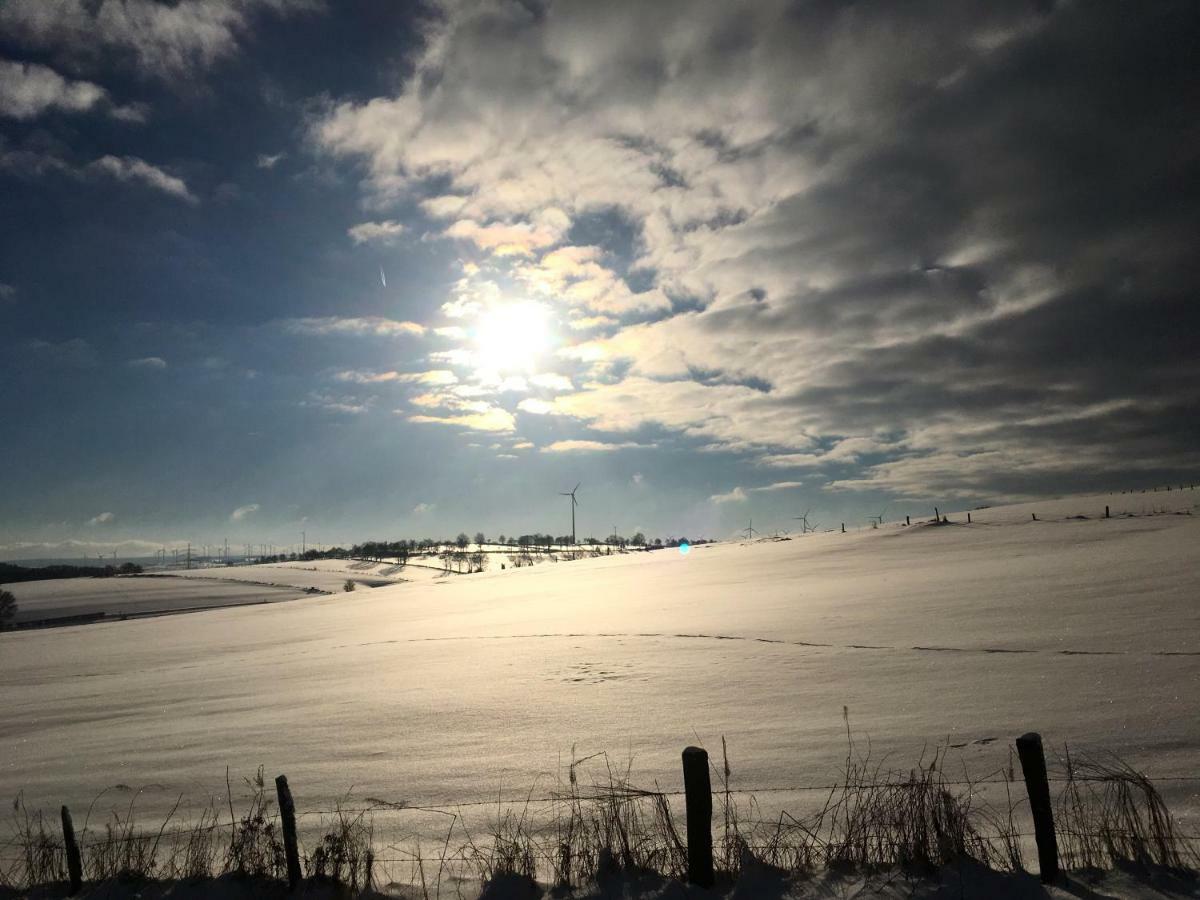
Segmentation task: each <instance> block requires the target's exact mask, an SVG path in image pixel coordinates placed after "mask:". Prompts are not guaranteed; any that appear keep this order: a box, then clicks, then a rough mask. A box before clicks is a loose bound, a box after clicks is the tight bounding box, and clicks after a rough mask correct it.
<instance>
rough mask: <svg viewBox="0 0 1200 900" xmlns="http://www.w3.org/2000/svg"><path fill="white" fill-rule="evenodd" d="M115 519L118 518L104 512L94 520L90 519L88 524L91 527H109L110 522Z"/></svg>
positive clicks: (93, 518) (94, 517)
mask: <svg viewBox="0 0 1200 900" xmlns="http://www.w3.org/2000/svg"><path fill="white" fill-rule="evenodd" d="M115 518H116V516H115V515H113V514H112V513H110V512H102V513H100V514H99V515H97V516H93V517H92V518H90V519H88V524H89V525H107V524H108V523H109V522H111V521H113V520H114V519H115Z"/></svg>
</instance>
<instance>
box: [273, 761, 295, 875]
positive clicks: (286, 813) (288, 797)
mask: <svg viewBox="0 0 1200 900" xmlns="http://www.w3.org/2000/svg"><path fill="white" fill-rule="evenodd" d="M275 792H276V793H277V794H278V795H279V817H280V818H281V819H282V820H283V852H284V854H285V855H286V857H287V874H288V887H289V888H290V889H291V890H295V889H296V885H298V884H299V883H300V848H299V845H298V844H297V842H296V804H295V803H294V802H292V790H291V788H289V787H288V781H287V776H286V775H280V776H279V777H278V778H276V779H275Z"/></svg>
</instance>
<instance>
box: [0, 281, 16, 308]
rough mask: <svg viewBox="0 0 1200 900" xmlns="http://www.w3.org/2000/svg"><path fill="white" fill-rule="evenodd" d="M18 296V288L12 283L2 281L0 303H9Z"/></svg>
mask: <svg viewBox="0 0 1200 900" xmlns="http://www.w3.org/2000/svg"><path fill="white" fill-rule="evenodd" d="M16 296H17V289H16V287H15V286H13V285H11V284H5V283H4V282H3V281H0V304H4V303H8V302H9V301H11V300H12V299H13V298H15V297H16Z"/></svg>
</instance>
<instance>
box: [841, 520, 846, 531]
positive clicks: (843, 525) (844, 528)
mask: <svg viewBox="0 0 1200 900" xmlns="http://www.w3.org/2000/svg"><path fill="white" fill-rule="evenodd" d="M845 533H846V523H845V522H843V523H842V534H845Z"/></svg>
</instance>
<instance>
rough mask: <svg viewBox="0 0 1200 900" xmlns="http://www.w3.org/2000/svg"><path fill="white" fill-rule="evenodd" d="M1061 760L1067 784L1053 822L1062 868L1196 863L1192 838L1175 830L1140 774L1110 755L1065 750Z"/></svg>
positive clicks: (1199, 862)
mask: <svg viewBox="0 0 1200 900" xmlns="http://www.w3.org/2000/svg"><path fill="white" fill-rule="evenodd" d="M1063 763H1064V765H1065V768H1066V773H1067V783H1066V788H1065V789H1064V790H1063V791H1062V793H1061V794H1060V795H1059V798H1058V803H1057V809H1056V810H1055V815H1054V820H1055V823H1054V824H1055V832H1056V833H1057V836H1058V848H1059V855H1060V857H1061V859H1062V862H1063V864H1064V866H1066V867H1067V868H1074V869H1102V868H1107V867H1109V866H1112V865H1122V864H1130V863H1132V864H1135V865H1139V866H1163V867H1165V868H1169V869H1177V870H1178V869H1194V868H1196V867H1197V866H1200V850H1198V848H1197V845H1196V842H1195V841H1194V840H1193V839H1191V838H1188V837H1185V836H1184V835H1182V834H1180V832H1179V830H1178V828H1177V827H1176V825H1175V821H1174V819H1173V818H1172V817H1171V813H1170V811H1169V810H1168V809H1167V806H1166V804H1165V803H1164V802H1163V799H1162V796H1161V795H1160V794H1159V793H1158V790H1157V788H1155V787H1154V784H1153V783H1152V782H1151V781H1150V779H1149V778H1147V777H1146V776H1145V775H1144V774H1142V773H1141V772H1138V771H1136V770H1135V769H1133V768H1132V767H1131V766H1130V765H1129V764H1128V763H1126V762H1125V761H1124V760H1122V759H1120V758H1118V757H1117V756H1114V755H1112V754H1108V755H1104V756H1086V755H1085V756H1079V755H1076V756H1072V755H1071V753H1070V750H1069V749H1065V750H1064V755H1063Z"/></svg>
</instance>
